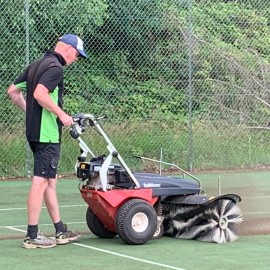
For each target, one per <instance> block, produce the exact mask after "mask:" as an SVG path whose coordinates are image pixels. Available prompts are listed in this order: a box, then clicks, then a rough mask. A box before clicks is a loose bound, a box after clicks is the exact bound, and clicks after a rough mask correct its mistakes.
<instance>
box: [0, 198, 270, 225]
mask: <svg viewBox="0 0 270 270" xmlns="http://www.w3.org/2000/svg"><path fill="white" fill-rule="evenodd" d="M263 197H264V198H270V196H263ZM244 198H245V199H247V198H248V199H250V198H262V197H242V199H244ZM84 206H86V207H87V205H86V204H74V205H63V206H59V207H60V208H69V207H84ZM42 209H46V206H43V207H42ZM14 210H27V208H24V207H23V208H0V211H14ZM269 213H270V212H247V213H242V214H243V215H253V214H255V215H256V214H269ZM75 223H76V222H75ZM69 224H72V223H69ZM41 225H50V224H41ZM18 226H25V225H15V226H13V227H18ZM3 227H7V226H0V228H3Z"/></svg>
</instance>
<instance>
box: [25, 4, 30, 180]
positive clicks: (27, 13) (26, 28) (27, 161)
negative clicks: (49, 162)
mask: <svg viewBox="0 0 270 270" xmlns="http://www.w3.org/2000/svg"><path fill="white" fill-rule="evenodd" d="M29 1H30V0H25V65H26V66H28V65H29V61H30V60H29V47H30V46H29V7H30V3H29ZM30 152H31V151H30V147H29V145H28V142H26V162H25V170H26V174H27V177H28V178H30V177H31V172H30Z"/></svg>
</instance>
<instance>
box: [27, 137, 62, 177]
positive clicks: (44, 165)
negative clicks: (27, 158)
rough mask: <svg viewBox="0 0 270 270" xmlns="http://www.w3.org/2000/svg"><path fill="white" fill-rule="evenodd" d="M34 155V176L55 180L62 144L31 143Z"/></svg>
mask: <svg viewBox="0 0 270 270" xmlns="http://www.w3.org/2000/svg"><path fill="white" fill-rule="evenodd" d="M29 146H30V148H31V150H32V152H33V155H34V175H35V176H40V177H44V178H48V179H49V178H55V177H56V173H57V166H58V161H59V156H60V143H41V142H29Z"/></svg>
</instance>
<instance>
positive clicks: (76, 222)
mask: <svg viewBox="0 0 270 270" xmlns="http://www.w3.org/2000/svg"><path fill="white" fill-rule="evenodd" d="M85 223H86V221H74V222H66V224H71V225H72V224H85ZM52 225H53V224H52V223H49V224H38V226H52ZM20 227H27V225H26V224H24V225H12V226H10V225H3V226H0V229H5V228H6V229H10V230H12V228H14V230H15V228H20Z"/></svg>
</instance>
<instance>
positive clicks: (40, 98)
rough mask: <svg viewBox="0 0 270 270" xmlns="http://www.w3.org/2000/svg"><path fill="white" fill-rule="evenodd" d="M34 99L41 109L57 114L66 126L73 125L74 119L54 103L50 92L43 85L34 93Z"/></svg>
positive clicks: (38, 86)
mask: <svg viewBox="0 0 270 270" xmlns="http://www.w3.org/2000/svg"><path fill="white" fill-rule="evenodd" d="M34 98H35V99H36V101H37V102H38V104H39V105H40V106H41V107H43V108H44V109H46V110H47V111H50V112H52V113H53V114H55V115H56V116H57V117H58V118H59V119H60V121H61V122H62V123H63V125H64V126H71V125H72V124H73V119H72V117H71V116H69V115H68V114H66V113H65V112H64V111H63V110H62V109H61V108H60V107H58V106H57V105H56V104H55V103H54V102H53V101H52V99H51V97H50V95H49V90H48V89H47V88H46V87H45V86H44V85H43V84H38V85H37V87H36V89H35V91H34Z"/></svg>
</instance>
